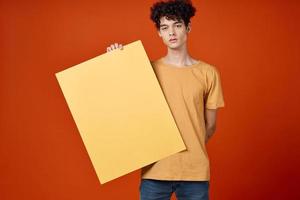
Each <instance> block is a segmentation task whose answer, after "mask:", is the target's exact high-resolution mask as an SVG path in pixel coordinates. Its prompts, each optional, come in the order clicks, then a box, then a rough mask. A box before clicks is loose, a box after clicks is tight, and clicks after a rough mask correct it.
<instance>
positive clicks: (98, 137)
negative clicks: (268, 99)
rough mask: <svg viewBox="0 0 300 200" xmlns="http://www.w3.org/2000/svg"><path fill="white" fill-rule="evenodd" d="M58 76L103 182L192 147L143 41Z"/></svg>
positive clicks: (103, 55) (71, 68)
mask: <svg viewBox="0 0 300 200" xmlns="http://www.w3.org/2000/svg"><path fill="white" fill-rule="evenodd" d="M56 78H57V80H58V82H59V85H60V87H61V90H62V92H63V95H64V97H65V99H66V102H67V104H68V107H69V109H70V111H71V114H72V116H73V119H74V121H75V123H76V125H77V128H78V130H79V133H80V135H81V138H82V140H83V143H84V145H85V147H86V149H87V152H88V154H89V157H90V159H91V161H92V164H93V166H94V169H95V171H96V173H97V176H98V178H99V180H100V183H102V184H103V183H106V182H108V181H110V180H113V179H115V178H118V177H120V176H122V175H125V174H128V173H130V172H132V171H134V170H137V169H140V168H142V167H144V166H146V165H149V164H151V163H153V162H156V161H158V160H160V159H162V158H165V157H167V156H169V155H171V154H174V153H176V152H179V151H182V150H185V149H186V147H185V145H184V143H183V141H182V138H181V136H180V132H179V130H178V128H177V126H176V123H175V120H174V119H173V117H172V113H171V111H170V109H169V107H168V104H167V102H166V100H165V97H164V95H163V92H162V90H161V88H160V85H159V82H158V80H157V78H156V76H155V73H154V71H153V68H152V66H151V63H150V61H149V59H148V57H147V54H146V52H145V50H144V48H143V45H142V43H141V41H140V40H137V41H135V42H132V43H130V44H127V45H124V49H123V50H120V49H117V50H114V51H111V52H108V53H105V54H102V55H99V56H97V57H95V58H92V59H90V60H87V61H85V62H83V63H80V64H78V65H75V66H73V67H70V68H68V69H66V70H63V71H61V72H58V73H56Z"/></svg>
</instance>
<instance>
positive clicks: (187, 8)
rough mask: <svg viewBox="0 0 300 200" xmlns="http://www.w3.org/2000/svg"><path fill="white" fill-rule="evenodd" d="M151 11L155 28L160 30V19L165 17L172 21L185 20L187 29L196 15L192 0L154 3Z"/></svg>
mask: <svg viewBox="0 0 300 200" xmlns="http://www.w3.org/2000/svg"><path fill="white" fill-rule="evenodd" d="M150 11H151V15H150V18H151V20H152V21H153V22H154V23H155V27H156V28H157V29H159V28H160V18H161V17H164V16H165V17H166V18H167V19H171V20H175V19H176V20H178V21H181V20H183V21H184V24H185V26H186V27H187V26H188V23H189V22H190V18H191V17H193V16H194V15H195V12H196V8H195V7H193V5H192V2H191V1H190V0H168V1H166V2H165V1H159V2H156V3H154V4H153V5H152V7H151V8H150Z"/></svg>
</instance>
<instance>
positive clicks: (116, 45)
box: [106, 43, 123, 52]
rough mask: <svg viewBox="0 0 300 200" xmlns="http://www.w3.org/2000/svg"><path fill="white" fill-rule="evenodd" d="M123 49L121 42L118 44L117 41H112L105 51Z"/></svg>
mask: <svg viewBox="0 0 300 200" xmlns="http://www.w3.org/2000/svg"><path fill="white" fill-rule="evenodd" d="M118 48H119V49H121V50H122V49H123V45H122V44H118V43H114V44H111V45H110V46H109V47H107V48H106V52H110V51H113V50H115V49H118Z"/></svg>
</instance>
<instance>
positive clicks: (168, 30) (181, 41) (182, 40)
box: [106, 17, 217, 143]
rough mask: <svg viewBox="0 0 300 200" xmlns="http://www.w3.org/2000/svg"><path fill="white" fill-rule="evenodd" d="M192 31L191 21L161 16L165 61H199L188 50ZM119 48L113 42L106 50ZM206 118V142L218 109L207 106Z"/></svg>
mask: <svg viewBox="0 0 300 200" xmlns="http://www.w3.org/2000/svg"><path fill="white" fill-rule="evenodd" d="M190 31H191V23H189V24H188V26H185V24H184V22H183V21H182V20H180V21H177V20H171V19H167V18H166V17H161V18H160V28H159V30H157V33H158V35H159V37H161V38H162V41H163V43H164V44H165V45H166V47H167V55H166V56H164V57H163V58H162V59H163V61H164V62H165V63H168V64H172V65H175V66H178V67H186V66H189V65H192V64H195V63H198V62H199V61H198V60H196V59H193V58H192V57H191V56H190V54H189V52H188V48H187V40H188V35H189V33H190ZM171 38H172V39H173V38H176V39H177V41H176V42H170V41H169V40H170V39H171ZM117 48H119V49H123V45H122V44H119V43H114V44H111V45H110V46H108V47H107V49H106V51H107V52H111V51H113V50H115V49H117ZM204 119H205V129H206V137H205V143H207V142H208V140H209V139H210V138H211V137H212V135H213V134H214V133H215V131H216V121H217V109H207V108H205V110H204Z"/></svg>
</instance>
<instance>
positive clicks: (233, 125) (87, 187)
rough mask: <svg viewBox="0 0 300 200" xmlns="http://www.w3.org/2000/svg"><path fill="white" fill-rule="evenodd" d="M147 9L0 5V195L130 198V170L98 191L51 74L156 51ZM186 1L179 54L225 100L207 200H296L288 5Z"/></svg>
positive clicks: (7, 199)
mask: <svg viewBox="0 0 300 200" xmlns="http://www.w3.org/2000/svg"><path fill="white" fill-rule="evenodd" d="M154 2H155V1H150V0H143V1H140V0H128V1H101V0H97V1H96V0H90V1H83V0H81V1H80V0H79V1H62V0H59V1H58V0H51V1H50V0H43V1H31V0H29V1H17V0H15V1H14V0H10V1H9V0H3V1H1V2H0V6H1V10H0V16H1V31H0V34H1V43H0V44H1V48H0V51H1V54H0V56H1V58H0V63H1V68H0V89H1V90H0V95H1V96H0V102H1V104H0V106H1V108H0V120H1V121H0V156H1V157H0V199H1V200H17V199H18V200H19V199H24V200H27V199H28V200H35V199H38V200H40V199H43V200H53V199H55V200H60V199H61V200H65V199H72V200H77V199H78V200H82V199H89V200H93V199H95V200H96V199H97V200H99V199H109V200H115V199H130V200H134V199H136V200H137V199H139V181H140V170H137V171H134V172H132V173H130V174H127V175H125V176H123V177H120V178H118V179H115V180H113V181H111V182H109V183H106V184H104V185H100V183H99V181H98V178H97V176H96V173H95V171H94V169H93V166H92V164H91V161H90V159H89V157H88V154H87V152H86V149H85V147H84V144H83V142H82V140H81V138H80V135H79V133H78V130H77V128H76V125H75V123H74V121H73V118H72V116H71V114H70V112H69V110H68V107H67V104H66V102H65V99H64V97H63V95H62V92H61V90H60V88H59V85H58V82H57V81H56V78H55V75H54V74H55V73H56V72H58V71H61V70H63V69H66V68H68V67H71V66H73V65H75V64H78V63H80V62H83V61H85V60H88V59H90V58H93V57H95V56H97V55H99V54H102V53H105V52H106V47H107V46H108V45H110V44H112V43H114V42H118V43H121V44H127V43H130V42H133V41H135V40H138V39H140V40H142V42H143V45H144V47H145V49H146V52H147V54H148V56H149V59H150V60H155V59H157V58H159V57H161V56H163V55H165V54H166V48H165V46H164V44H163V43H162V41H161V39H160V38H159V37H158V34H157V32H156V30H155V28H154V24H153V23H152V22H151V21H150V18H149V14H150V6H151V5H152V4H153V3H154ZM193 3H194V5H195V7H196V8H197V12H196V15H195V16H194V17H193V18H192V20H191V21H192V30H191V33H190V35H189V44H188V48H189V51H190V53H191V55H192V56H193V57H195V58H198V59H201V60H203V61H206V62H208V63H210V64H213V65H215V66H216V67H217V68H218V69H219V71H220V73H221V80H222V84H223V92H224V100H225V107H224V108H221V109H220V111H219V114H218V122H217V131H216V133H215V135H214V136H213V137H212V139H211V140H210V141H209V143H208V145H207V148H208V153H209V156H210V162H211V185H210V197H211V199H212V200H241V199H242V200H253V199H255V200H265V199H272V200H282V199H289V200H294V199H300V192H299V181H300V173H299V168H300V160H299V158H300V149H299V143H300V140H299V139H300V128H299V123H298V122H299V118H300V117H299V114H300V106H299V104H300V89H299V86H300V37H299V35H300V28H299V27H300V26H299V24H300V23H299V19H300V2H299V1H297V0H295V1H293V0H281V1H279V0H260V1H246V0H228V1H224V0H209V1H208V0H198V1H196V0H194V1H193ZM172 199H175V195H173V196H172Z"/></svg>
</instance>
